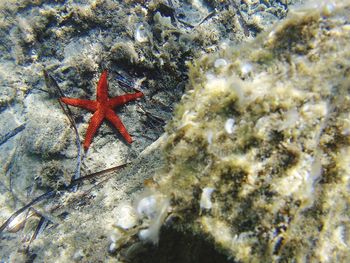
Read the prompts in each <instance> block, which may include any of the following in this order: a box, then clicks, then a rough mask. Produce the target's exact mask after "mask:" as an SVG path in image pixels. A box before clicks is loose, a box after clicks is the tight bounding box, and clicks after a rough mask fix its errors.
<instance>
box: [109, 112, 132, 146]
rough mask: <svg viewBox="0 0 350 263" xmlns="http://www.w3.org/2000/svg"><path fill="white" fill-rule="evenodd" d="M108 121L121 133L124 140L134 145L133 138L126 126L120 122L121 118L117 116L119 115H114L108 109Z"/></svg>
mask: <svg viewBox="0 0 350 263" xmlns="http://www.w3.org/2000/svg"><path fill="white" fill-rule="evenodd" d="M106 119H107V120H109V121H110V122H111V123H112V124H113V126H114V127H115V128H116V129H117V130H118V131H119V132H120V134H121V135H122V136H123V137H124V139H125V140H126V141H127V142H128V143H132V138H131V136H130V134H129V133H128V131H127V130H126V128H125V126H124V124H123V123H122V121H121V120H120V118H119V117H118V116H117V114H115V113H114V111H112V110H111V109H108V110H107V112H106Z"/></svg>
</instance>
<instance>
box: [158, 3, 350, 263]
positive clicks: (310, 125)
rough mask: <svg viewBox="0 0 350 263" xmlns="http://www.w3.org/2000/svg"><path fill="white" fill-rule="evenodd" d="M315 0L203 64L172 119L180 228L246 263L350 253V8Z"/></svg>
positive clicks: (170, 164)
mask: <svg viewBox="0 0 350 263" xmlns="http://www.w3.org/2000/svg"><path fill="white" fill-rule="evenodd" d="M309 4H310V5H309V6H307V7H303V8H300V9H298V10H294V11H293V12H292V13H291V14H290V15H289V17H288V18H287V19H286V20H284V21H283V22H281V23H280V24H278V25H277V26H276V27H274V28H273V29H272V30H271V31H269V32H267V33H265V34H262V35H260V36H259V37H258V38H257V39H256V40H254V41H252V42H251V43H249V44H245V45H243V46H241V47H239V48H237V47H232V46H230V45H227V46H224V47H223V48H222V49H221V50H220V51H219V52H217V53H216V54H215V55H207V56H203V57H202V58H200V59H199V60H197V61H195V63H193V64H192V65H191V67H190V74H189V75H190V79H189V83H190V84H189V85H188V86H187V91H186V94H185V95H184V96H183V98H182V101H181V103H180V104H179V105H178V106H177V108H176V111H175V116H174V118H173V120H172V121H171V123H170V124H169V125H168V126H167V134H168V139H167V142H166V145H165V154H166V166H165V167H166V168H165V169H164V171H163V172H161V173H158V175H157V176H156V177H155V181H156V182H157V183H158V184H159V186H158V188H157V189H158V191H160V192H162V193H164V194H166V195H167V196H169V197H170V198H171V204H172V215H174V216H175V217H176V216H177V217H178V220H179V221H178V222H177V223H174V224H173V227H174V228H175V229H178V231H180V232H181V231H185V230H186V231H190V232H191V233H192V234H196V235H204V236H205V238H206V239H208V240H211V242H212V243H213V244H214V245H215V246H216V248H217V249H218V250H219V251H224V253H226V255H227V256H229V257H231V258H232V259H233V260H235V261H238V262H305V261H307V262H347V261H349V260H350V253H349V250H348V246H349V242H350V236H349V231H350V218H349V212H350V211H349V200H350V199H349V198H350V194H349V180H350V177H349V174H350V170H349V169H350V166H349V153H350V139H349V138H350V137H349V135H350V129H349V128H350V126H349V124H350V119H349V117H350V96H349V90H350V44H349V43H350V34H349V33H350V16H349V14H350V13H349V11H350V3H349V1H339V2H337V3H331V2H325V3H323V4H319V3H318V4H316V2H311V3H309ZM314 4H316V5H314ZM208 189H209V190H210V191H208ZM203 200H204V201H205V205H203V202H204V201H203ZM208 202H209V203H208Z"/></svg>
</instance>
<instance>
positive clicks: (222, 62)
mask: <svg viewBox="0 0 350 263" xmlns="http://www.w3.org/2000/svg"><path fill="white" fill-rule="evenodd" d="M226 65H227V61H226V60H225V59H223V58H218V59H217V60H215V62H214V67H216V68H221V67H224V66H226Z"/></svg>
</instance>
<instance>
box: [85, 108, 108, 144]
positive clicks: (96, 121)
mask: <svg viewBox="0 0 350 263" xmlns="http://www.w3.org/2000/svg"><path fill="white" fill-rule="evenodd" d="M104 117H105V116H104V114H103V112H102V111H99V110H98V111H96V112H95V113H94V115H92V117H91V120H90V123H89V126H88V128H87V131H86V136H85V141H84V149H85V151H87V149H88V148H89V146H90V144H91V142H92V139H93V138H94V136H95V134H96V132H97V130H98V128H100V126H101V123H102V121H103V119H104Z"/></svg>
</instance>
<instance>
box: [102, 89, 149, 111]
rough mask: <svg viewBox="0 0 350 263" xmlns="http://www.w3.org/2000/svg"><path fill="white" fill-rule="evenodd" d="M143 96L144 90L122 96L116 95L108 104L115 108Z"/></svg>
mask: <svg viewBox="0 0 350 263" xmlns="http://www.w3.org/2000/svg"><path fill="white" fill-rule="evenodd" d="M141 97H143V93H142V92H136V93H129V94H124V95H122V96H116V97H113V98H110V99H109V101H108V105H109V107H110V108H115V107H117V106H120V105H123V104H125V103H127V102H129V101H132V100H136V99H138V98H141Z"/></svg>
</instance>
